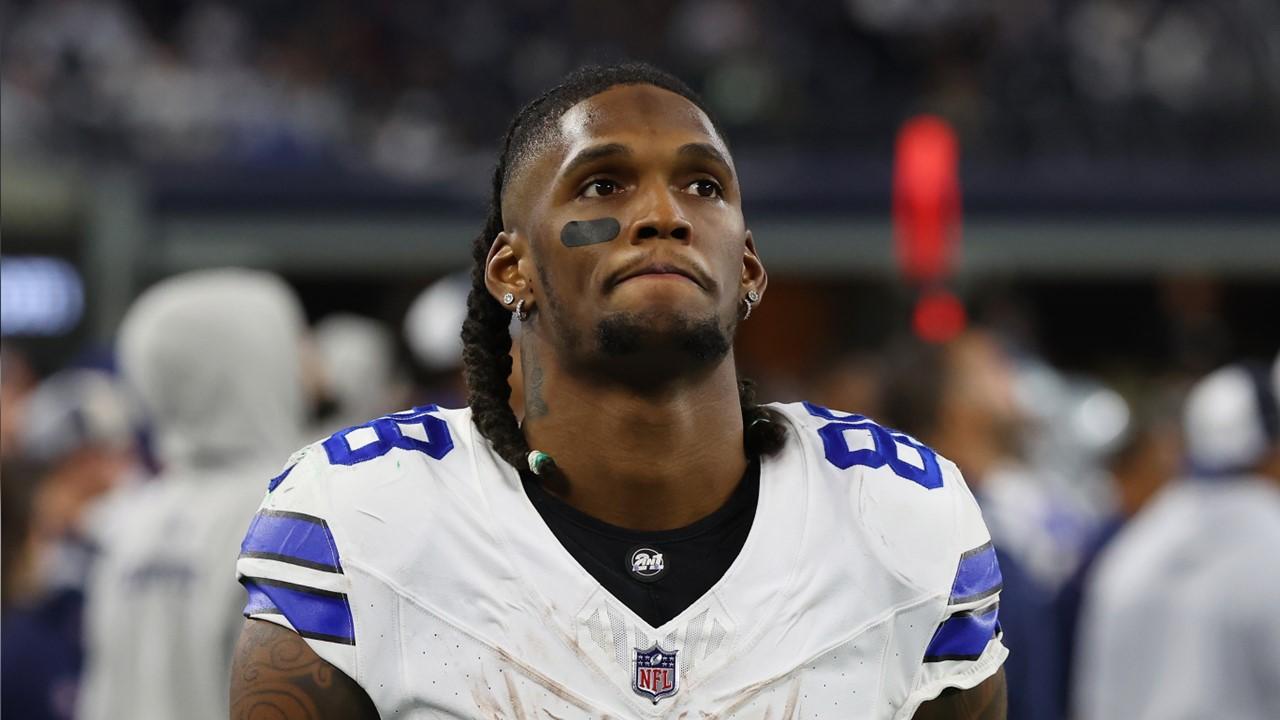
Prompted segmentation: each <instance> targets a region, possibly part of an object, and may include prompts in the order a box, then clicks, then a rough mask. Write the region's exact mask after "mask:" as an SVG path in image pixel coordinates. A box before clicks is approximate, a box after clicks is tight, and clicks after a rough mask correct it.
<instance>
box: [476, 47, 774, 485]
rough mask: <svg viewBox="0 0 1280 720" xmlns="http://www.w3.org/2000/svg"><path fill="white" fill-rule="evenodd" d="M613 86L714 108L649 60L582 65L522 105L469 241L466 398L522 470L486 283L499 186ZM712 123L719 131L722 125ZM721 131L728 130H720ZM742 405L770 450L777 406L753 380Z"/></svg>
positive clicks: (502, 334)
mask: <svg viewBox="0 0 1280 720" xmlns="http://www.w3.org/2000/svg"><path fill="white" fill-rule="evenodd" d="M615 85H653V86H655V87H659V88H662V89H663V90H669V91H671V92H673V93H676V94H677V95H680V96H683V97H684V98H685V99H687V100H689V102H692V103H693V104H694V105H696V106H698V107H699V108H700V109H702V111H703V112H704V113H707V117H709V118H710V117H711V114H710V112H708V111H707V109H706V107H704V106H703V104H702V101H701V100H700V99H699V98H698V96H697V95H696V94H694V92H693V91H692V90H690V89H689V87H688V86H687V85H685V84H684V83H683V82H681V81H680V80H678V79H676V78H675V77H673V76H671V75H669V74H667V73H665V72H663V71H661V70H659V69H657V68H655V67H653V66H652V65H648V64H645V63H625V64H621V65H611V66H608V67H584V68H581V69H579V70H577V71H575V72H573V73H572V74H570V75H569V76H568V77H566V78H565V79H564V80H563V81H562V82H561V83H560V84H559V85H557V86H556V87H554V88H552V89H551V90H548V91H547V92H546V93H544V94H543V95H542V96H540V97H538V98H537V99H535V100H533V101H532V102H530V103H529V104H528V105H525V106H524V107H523V108H522V109H521V110H520V112H519V113H517V114H516V116H515V118H514V119H513V120H512V121H511V125H510V127H508V128H507V133H506V135H505V137H504V138H503V141H502V154H501V155H500V156H499V157H498V165H497V167H496V168H494V171H493V185H492V192H491V195H490V198H489V217H488V219H487V220H486V221H485V225H484V230H483V231H481V233H480V235H478V236H477V237H476V239H475V240H474V241H473V243H472V248H471V254H472V258H473V259H474V260H475V265H474V267H473V268H472V271H471V293H470V295H469V296H468V297H467V317H466V320H465V321H464V322H463V324H462V344H463V349H462V363H463V370H464V373H465V375H466V381H467V402H468V404H469V405H470V406H471V413H472V418H473V420H474V422H475V424H476V427H477V428H478V429H479V430H480V433H481V434H482V435H484V436H485V437H486V438H488V439H489V441H490V442H492V443H493V447H494V449H495V450H496V451H497V452H498V455H499V456H500V457H502V459H504V460H506V461H507V462H508V463H510V464H511V465H513V466H514V467H516V468H517V469H521V468H524V467H526V457H527V456H528V454H529V452H530V448H529V443H528V442H527V441H526V440H525V437H524V433H523V432H522V431H521V430H520V424H519V422H518V421H517V420H516V416H515V414H514V413H512V412H511V406H510V404H509V403H510V399H511V385H510V383H509V382H508V380H507V378H508V377H510V375H511V354H510V353H511V330H510V322H511V311H509V310H508V309H506V308H505V307H503V306H502V304H501V303H499V302H498V301H497V300H495V299H494V298H493V296H492V295H490V294H489V291H488V288H487V287H486V285H485V261H486V259H487V258H488V256H489V250H490V248H491V247H492V246H493V242H494V240H495V239H496V238H497V236H498V234H499V233H501V232H502V231H503V227H504V224H503V219H502V193H503V190H504V189H505V187H506V185H507V183H508V181H510V179H511V177H512V176H513V174H514V173H515V171H516V170H518V169H520V168H521V167H522V166H523V165H524V164H525V163H526V162H527V161H528V159H529V156H531V155H532V154H533V153H534V152H535V151H536V149H537V147H538V145H539V142H540V141H541V140H543V139H544V138H545V136H546V135H547V133H548V132H549V131H550V130H551V128H552V127H553V126H554V125H555V123H556V122H558V121H559V118H560V116H561V115H563V114H564V113H565V111H567V110H568V109H569V108H571V107H573V106H574V105H576V104H578V103H579V102H582V101H583V100H586V99H587V98H589V97H592V96H594V95H598V94H600V93H602V92H604V91H605V90H608V89H609V88H611V87H613V86H615ZM712 125H713V126H714V127H715V128H716V131H717V132H720V128H719V127H718V126H716V125H715V120H714V119H712ZM720 134H721V135H722V136H723V133H720ZM738 397H739V400H740V402H741V405H742V424H743V450H744V452H745V453H746V454H747V456H748V457H757V456H759V455H762V454H766V455H767V454H772V453H774V452H776V451H778V450H779V449H781V448H782V445H783V444H784V443H785V442H786V430H785V427H784V425H783V424H782V422H780V419H779V418H778V417H777V416H776V413H775V412H774V411H772V410H770V409H768V408H765V407H762V406H760V405H757V404H756V401H755V389H754V385H753V384H752V382H751V381H750V380H746V379H742V380H739V382H738Z"/></svg>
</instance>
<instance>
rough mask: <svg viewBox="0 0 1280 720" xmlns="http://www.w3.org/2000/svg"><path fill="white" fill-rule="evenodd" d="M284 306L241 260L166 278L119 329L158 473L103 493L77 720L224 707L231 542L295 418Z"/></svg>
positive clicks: (213, 714) (214, 713) (234, 625)
mask: <svg viewBox="0 0 1280 720" xmlns="http://www.w3.org/2000/svg"><path fill="white" fill-rule="evenodd" d="M304 329H305V326H304V319H303V314H302V310H301V308H300V306H299V303H298V301H297V299H296V297H295V296H294V294H293V293H292V291H291V290H290V289H289V287H288V286H287V285H286V284H285V283H284V282H283V281H281V280H280V279H279V278H277V277H275V276H273V275H270V274H267V273H261V272H255V271H248V270H232V269H227V270H210V271H199V272H193V273H188V274H185V275H180V276H177V277H174V278H170V279H168V280H165V281H163V282H161V283H159V284H157V285H156V286H154V287H152V288H151V289H149V290H147V291H146V292H145V293H143V295H142V296H141V297H140V298H139V299H138V300H137V301H136V302H135V303H134V305H133V307H132V308H131V309H130V310H129V312H128V314H127V315H126V317H125V319H124V322H123V323H122V325H121V329H120V335H119V354H120V363H121V369H122V370H123V373H124V376H125V378H126V380H127V381H128V382H129V383H130V384H131V385H132V386H133V388H134V390H135V392H136V393H137V394H138V396H139V398H140V399H141V402H142V405H143V407H144V409H145V410H146V411H147V413H148V415H149V419H150V421H151V423H152V425H153V427H154V430H155V440H156V450H157V457H158V459H159V461H160V463H161V466H162V470H161V473H160V476H159V477H158V478H157V479H156V480H155V481H154V482H150V483H146V484H144V485H142V486H140V487H135V488H132V489H129V490H126V491H123V492H120V493H118V494H116V495H115V496H114V497H112V498H110V499H109V500H108V501H107V502H105V503H104V506H103V507H102V508H101V511H100V513H99V517H98V521H97V522H96V523H94V528H95V535H96V536H97V540H98V541H99V543H100V544H101V548H102V554H101V556H100V559H99V561H98V563H97V566H96V569H95V571H94V573H93V575H92V577H91V580H90V585H89V594H88V608H87V611H86V626H87V627H86V637H87V643H86V650H87V655H88V658H87V669H86V676H85V680H84V684H83V686H82V692H81V695H80V700H79V703H78V714H79V716H80V717H81V718H86V719H90V720H97V719H99V718H101V719H103V720H106V719H107V718H111V719H115V718H131V719H135V720H151V719H152V718H154V719H156V720H172V719H173V718H184V719H186V720H195V719H199V718H217V719H218V720H223V719H225V718H226V717H227V715H228V708H227V697H228V691H227V687H228V680H229V677H228V671H229V666H230V657H231V652H232V649H233V647H234V643H235V639H236V637H237V636H238V634H239V630H240V626H241V624H242V618H241V615H240V611H241V609H242V607H243V605H244V591H243V590H242V589H241V588H240V586H239V585H238V584H237V583H236V580H235V561H236V556H237V554H238V550H239V544H240V540H241V539H242V538H243V537H244V533H245V530H246V528H247V527H248V524H249V521H250V519H251V518H252V515H253V512H254V509H255V507H256V506H257V504H258V503H259V501H260V500H261V499H262V496H263V494H264V493H265V491H266V484H267V481H268V479H269V478H270V477H271V476H272V475H274V474H275V473H276V472H278V471H279V469H280V468H281V466H282V465H283V463H284V461H285V459H286V458H287V456H288V453H289V451H290V450H291V449H292V448H294V447H296V446H297V445H299V444H300V440H301V438H300V437H299V435H300V432H301V428H302V424H303V420H304V407H305V405H304V399H303V387H302V379H301V362H302V361H301V343H302V335H303V332H304Z"/></svg>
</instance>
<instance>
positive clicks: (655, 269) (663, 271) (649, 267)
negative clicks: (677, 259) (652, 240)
mask: <svg viewBox="0 0 1280 720" xmlns="http://www.w3.org/2000/svg"><path fill="white" fill-rule="evenodd" d="M645 275H680V276H682V277H685V278H688V280H689V281H690V282H692V283H693V284H695V285H697V286H698V287H700V288H703V289H705V288H706V284H704V283H703V282H702V280H701V279H700V278H699V277H698V275H697V274H696V273H694V272H693V271H692V270H690V269H687V268H684V267H682V266H680V265H675V264H673V263H647V264H645V265H642V266H640V267H637V268H631V269H627V270H623V271H622V272H621V273H619V274H617V275H616V279H615V280H614V281H613V282H612V283H610V287H616V286H618V285H621V284H622V283H624V282H626V281H628V280H631V279H632V278H638V277H642V276H645Z"/></svg>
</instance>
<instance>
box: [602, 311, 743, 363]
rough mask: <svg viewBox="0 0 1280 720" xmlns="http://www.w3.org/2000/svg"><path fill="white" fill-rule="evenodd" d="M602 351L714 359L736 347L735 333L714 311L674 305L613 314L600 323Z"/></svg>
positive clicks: (620, 354) (615, 354)
mask: <svg viewBox="0 0 1280 720" xmlns="http://www.w3.org/2000/svg"><path fill="white" fill-rule="evenodd" d="M596 340H597V344H598V347H599V350H600V352H601V354H603V355H605V356H608V357H613V358H623V357H636V356H649V357H652V358H653V359H655V360H656V359H661V358H666V357H670V358H673V359H679V360H680V361H682V362H688V361H690V360H692V361H695V362H712V361H716V360H719V359H720V358H723V357H724V356H725V355H727V354H728V353H729V349H730V347H731V346H732V340H733V338H732V333H731V332H730V330H729V329H728V328H726V327H725V325H724V323H722V322H721V321H720V318H719V317H717V316H716V315H715V314H712V313H702V314H696V313H691V312H688V311H681V310H676V309H672V308H648V309H645V310H642V311H638V312H616V313H610V314H609V315H606V316H605V317H604V318H602V319H601V320H600V322H599V324H598V325H597V326H596Z"/></svg>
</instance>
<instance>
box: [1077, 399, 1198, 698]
mask: <svg viewBox="0 0 1280 720" xmlns="http://www.w3.org/2000/svg"><path fill="white" fill-rule="evenodd" d="M1147 405H1148V407H1145V408H1143V409H1141V410H1139V411H1138V413H1137V416H1136V417H1135V419H1134V420H1133V422H1132V426H1131V428H1130V430H1129V431H1128V433H1127V434H1126V436H1125V437H1124V438H1123V439H1122V440H1121V441H1120V444H1119V445H1118V446H1117V447H1116V448H1115V450H1113V451H1112V453H1111V455H1110V456H1109V457H1108V458H1107V462H1106V465H1107V470H1108V471H1109V474H1110V476H1111V485H1112V487H1113V489H1114V492H1115V503H1114V506H1113V508H1112V510H1111V512H1110V514H1109V515H1107V516H1106V517H1105V518H1104V519H1103V520H1102V521H1101V522H1100V523H1099V524H1098V526H1097V528H1096V529H1095V530H1094V532H1093V534H1092V536H1091V537H1090V539H1089V540H1088V541H1087V542H1086V543H1085V545H1084V548H1083V551H1082V553H1081V560H1080V565H1079V567H1077V568H1076V571H1075V573H1073V574H1072V576H1071V577H1070V578H1069V579H1068V580H1067V582H1065V583H1064V584H1063V586H1062V588H1061V589H1060V590H1059V591H1058V597H1057V607H1058V622H1059V633H1058V637H1059V638H1061V641H1062V668H1063V671H1064V672H1065V675H1064V678H1063V684H1062V707H1063V711H1064V714H1065V715H1066V716H1067V717H1071V713H1070V707H1069V703H1070V689H1071V685H1072V676H1071V672H1072V666H1073V657H1074V655H1075V650H1076V630H1077V627H1078V625H1079V619H1080V603H1081V601H1082V600H1083V599H1084V592H1085V588H1086V587H1087V585H1088V583H1089V581H1090V578H1091V576H1092V573H1093V569H1094V564H1095V562H1096V561H1097V559H1098V557H1099V555H1101V553H1102V550H1103V549H1104V548H1106V547H1107V545H1108V544H1109V543H1110V542H1111V540H1112V539H1114V538H1115V536H1116V534H1117V533H1118V532H1119V531H1120V530H1121V528H1123V527H1124V525H1125V523H1127V522H1129V521H1130V520H1131V519H1133V518H1134V517H1135V516H1136V515H1137V514H1138V511H1140V510H1141V509H1142V508H1144V507H1146V505H1147V503H1148V502H1149V501H1150V500H1151V499H1152V498H1153V497H1155V496H1156V494H1157V493H1159V491H1160V489H1161V488H1163V487H1164V486H1165V484H1167V483H1168V482H1169V481H1170V480H1171V479H1173V477H1174V476H1176V475H1177V473H1178V472H1179V470H1180V464H1181V460H1182V443H1181V434H1180V432H1179V429H1178V427H1177V422H1176V421H1175V420H1170V419H1169V415H1168V414H1166V413H1164V412H1162V410H1163V409H1164V408H1163V405H1164V403H1162V402H1159V401H1154V402H1152V401H1149V402H1148V403H1147Z"/></svg>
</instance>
